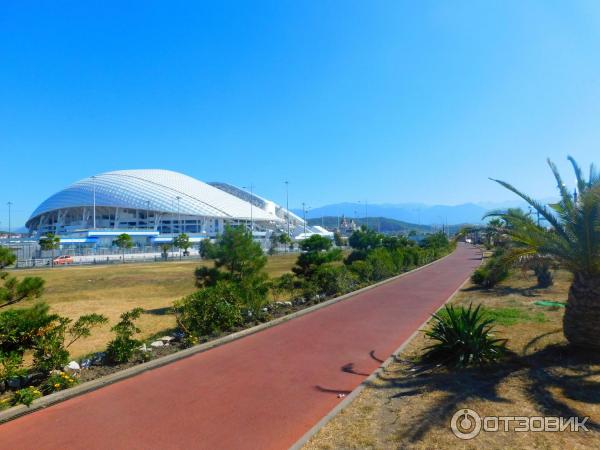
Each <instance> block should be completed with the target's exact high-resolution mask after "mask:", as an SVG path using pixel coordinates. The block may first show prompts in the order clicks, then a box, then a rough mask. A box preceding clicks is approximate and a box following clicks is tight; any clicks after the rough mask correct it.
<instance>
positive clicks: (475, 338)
mask: <svg viewBox="0 0 600 450" xmlns="http://www.w3.org/2000/svg"><path fill="white" fill-rule="evenodd" d="M480 306H481V305H478V306H477V307H476V308H475V309H473V307H472V305H469V307H468V308H465V307H464V306H460V307H457V308H455V307H454V306H451V305H446V306H445V308H444V310H443V311H442V312H441V313H438V314H434V315H433V319H434V324H433V327H432V328H431V330H428V331H426V332H425V335H426V336H427V337H428V338H430V339H432V340H434V341H436V342H435V343H433V344H432V345H430V346H428V347H426V348H425V353H424V355H423V359H425V360H428V361H432V362H437V363H440V364H443V365H445V366H448V367H467V366H482V365H484V364H487V363H490V362H493V361H495V360H497V359H498V358H500V357H501V356H502V355H504V354H505V353H506V339H499V338H496V337H494V336H493V333H492V331H493V327H492V324H493V322H494V321H493V320H492V319H486V318H485V316H484V313H483V310H481V309H480Z"/></svg>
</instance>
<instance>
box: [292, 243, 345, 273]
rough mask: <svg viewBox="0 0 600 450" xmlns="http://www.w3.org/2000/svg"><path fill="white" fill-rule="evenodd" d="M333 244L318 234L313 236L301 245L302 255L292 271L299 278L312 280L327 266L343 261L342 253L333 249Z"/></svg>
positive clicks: (337, 249)
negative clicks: (317, 272)
mask: <svg viewBox="0 0 600 450" xmlns="http://www.w3.org/2000/svg"><path fill="white" fill-rule="evenodd" d="M332 246H333V243H332V242H331V240H330V239H327V238H325V237H323V236H319V235H318V234H313V235H312V236H311V237H309V238H308V239H305V240H303V241H302V242H301V243H300V249H301V250H302V252H303V253H300V255H299V256H298V260H297V261H296V265H295V266H294V267H293V268H292V271H293V272H294V273H295V274H296V275H297V276H299V277H302V278H305V279H307V280H308V279H310V278H311V277H312V276H313V275H314V274H315V272H316V271H317V269H318V268H319V267H321V266H323V265H325V264H328V263H331V262H334V261H339V260H341V259H342V251H341V250H340V249H339V248H332Z"/></svg>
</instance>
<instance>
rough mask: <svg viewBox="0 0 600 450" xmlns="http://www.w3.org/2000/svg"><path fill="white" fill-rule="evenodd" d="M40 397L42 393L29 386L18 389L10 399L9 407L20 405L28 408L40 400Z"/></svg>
mask: <svg viewBox="0 0 600 450" xmlns="http://www.w3.org/2000/svg"><path fill="white" fill-rule="evenodd" d="M41 396H42V393H41V392H40V391H39V390H38V389H37V388H35V387H33V386H29V387H26V388H25V389H19V390H18V391H16V392H15V393H14V394H13V396H12V398H11V399H10V404H11V406H16V405H20V404H23V405H27V406H29V405H31V403H33V401H34V400H35V399H37V398H40V397H41Z"/></svg>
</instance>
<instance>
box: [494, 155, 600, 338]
mask: <svg viewBox="0 0 600 450" xmlns="http://www.w3.org/2000/svg"><path fill="white" fill-rule="evenodd" d="M568 159H569V161H570V163H571V165H572V166H573V170H574V172H575V177H576V179H577V190H576V191H575V192H574V193H573V194H571V193H570V192H569V191H567V188H566V187H565V185H564V183H563V181H562V178H561V176H560V174H559V172H558V169H557V168H556V165H555V164H554V163H553V162H552V161H550V160H548V165H549V166H550V169H551V170H552V173H553V174H554V178H555V179H556V183H557V187H558V191H559V193H560V201H559V202H558V203H556V204H552V205H548V206H549V208H548V207H546V206H544V205H542V204H541V203H540V202H538V201H536V200H533V199H532V198H531V197H529V196H528V195H527V194H524V193H523V192H521V191H519V190H518V189H516V188H515V187H513V186H512V185H510V184H508V183H506V182H504V181H500V180H494V179H492V180H493V181H496V182H497V183H499V184H501V185H502V186H504V187H505V188H506V189H508V190H510V191H512V192H514V193H515V194H517V195H518V196H519V197H521V198H522V199H523V200H525V201H526V202H527V203H529V205H531V206H532V207H533V208H534V209H535V210H536V211H537V212H538V213H539V214H540V216H542V217H543V218H544V219H545V220H546V221H547V222H548V223H549V224H550V227H549V228H544V227H540V226H538V225H537V224H535V223H534V222H533V221H532V220H527V219H523V218H519V216H518V215H514V214H512V215H510V214H508V212H507V213H505V214H502V213H496V215H498V216H499V217H501V218H502V219H504V220H505V221H506V222H507V224H511V225H512V226H507V227H506V233H507V234H508V235H509V236H510V238H511V240H512V242H513V243H514V244H515V245H514V247H513V248H511V249H510V251H509V255H510V257H511V258H513V259H518V258H522V257H530V256H536V255H537V256H544V257H549V258H552V259H554V260H555V261H556V262H558V263H559V264H560V265H561V266H563V267H564V268H565V269H567V270H569V271H571V272H572V273H573V281H572V283H571V286H570V288H569V297H568V300H567V305H566V309H565V315H564V318H563V331H564V334H565V337H566V338H567V340H568V341H569V342H570V343H571V344H574V345H577V346H581V347H588V348H594V349H600V175H599V174H598V172H597V171H596V168H595V167H594V166H593V165H592V166H591V167H590V173H589V178H588V179H587V180H586V179H585V177H584V175H583V173H582V171H581V168H580V167H579V165H578V164H577V162H576V161H575V160H574V159H573V158H572V157H570V156H569V158H568ZM524 217H526V216H524Z"/></svg>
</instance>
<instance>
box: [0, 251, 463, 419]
mask: <svg viewBox="0 0 600 450" xmlns="http://www.w3.org/2000/svg"><path fill="white" fill-rule="evenodd" d="M454 251H456V250H454ZM454 251H452V252H451V253H448V254H447V255H445V256H443V257H442V258H440V259H436V260H435V261H432V262H430V263H428V264H425V265H424V266H420V267H417V268H416V269H413V270H409V271H408V272H404V273H401V274H399V275H396V276H394V277H391V278H388V279H386V280H383V281H379V282H377V283H375V284H371V285H369V286H366V287H364V288H361V289H358V290H356V291H352V292H349V293H347V294H344V295H341V296H339V297H335V298H332V299H331V300H327V301H325V302H323V303H318V304H316V305H313V306H310V307H308V308H305V309H302V310H300V311H296V312H293V313H291V314H287V315H285V316H283V317H278V318H277V319H274V320H271V321H269V322H265V323H261V324H259V325H256V326H254V327H251V328H246V329H245V330H241V331H237V332H235V333H231V334H228V335H227V336H223V337H220V338H218V339H215V340H213V341H209V342H205V343H204V344H198V345H195V346H193V347H189V348H186V349H184V350H180V351H178V352H175V353H172V354H170V355H166V356H162V357H160V358H156V359H153V360H152V361H148V362H146V363H142V364H138V365H136V366H133V367H130V368H128V369H124V370H121V371H119V372H115V373H112V374H110V375H106V376H104V377H100V378H96V379H94V380H91V381H87V382H85V383H82V384H79V385H77V386H74V387H72V388H69V389H65V390H64V391H59V392H55V393H53V394H49V395H46V396H44V397H41V398H39V399H37V400H34V401H33V403H32V404H31V405H30V406H25V405H18V406H13V407H12V408H9V409H7V410H5V411H0V424H2V423H5V422H8V421H10V420H13V419H17V418H18V417H21V416H24V415H27V414H31V413H33V412H35V411H38V410H40V409H44V408H47V407H49V406H52V405H54V404H56V403H60V402H64V401H65V400H69V399H70V398H73V397H77V396H80V395H83V394H86V393H88V392H92V391H95V390H97V389H101V388H103V387H105V386H108V385H110V384H113V383H116V382H118V381H121V380H125V379H127V378H131V377H133V376H136V375H139V374H141V373H143V372H146V371H148V370H152V369H157V368H159V367H162V366H165V365H167V364H170V363H173V362H175V361H179V360H180V359H184V358H189V357H190V356H193V355H195V354H197V353H202V352H205V351H207V350H210V349H212V348H215V347H220V346H221V345H225V344H227V343H229V342H232V341H236V340H238V339H241V338H243V337H245V336H249V335H251V334H254V333H258V332H259V331H262V330H266V329H267V328H271V327H274V326H276V325H279V324H282V323H284V322H287V321H289V320H292V319H295V318H297V317H301V316H304V315H306V314H310V313H311V312H313V311H317V310H319V309H321V308H326V307H328V306H331V305H333V304H335V303H338V302H341V301H343V300H346V299H348V298H351V297H354V296H355V295H358V294H361V293H363V292H365V291H369V290H371V289H375V288H376V287H379V286H381V285H384V284H387V283H391V282H392V281H395V280H397V279H399V278H402V277H405V276H407V275H410V274H413V273H415V272H418V271H419V270H422V269H425V268H426V267H429V266H431V265H434V264H436V263H438V262H440V261H442V260H444V259H446V258H447V257H449V256H450V255H452V254H453V253H454Z"/></svg>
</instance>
